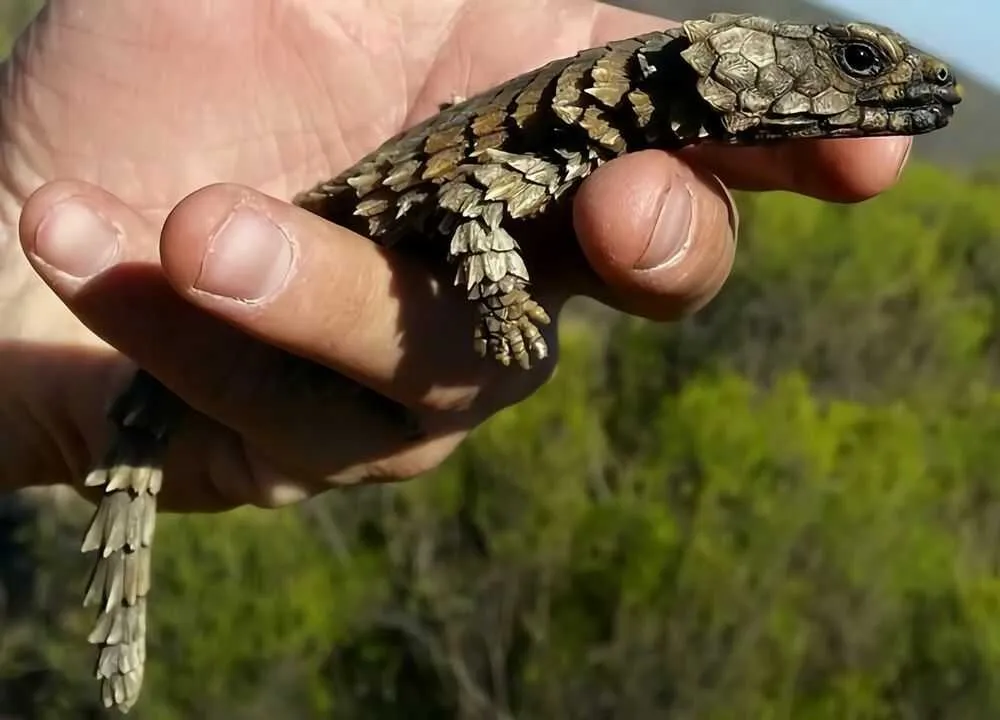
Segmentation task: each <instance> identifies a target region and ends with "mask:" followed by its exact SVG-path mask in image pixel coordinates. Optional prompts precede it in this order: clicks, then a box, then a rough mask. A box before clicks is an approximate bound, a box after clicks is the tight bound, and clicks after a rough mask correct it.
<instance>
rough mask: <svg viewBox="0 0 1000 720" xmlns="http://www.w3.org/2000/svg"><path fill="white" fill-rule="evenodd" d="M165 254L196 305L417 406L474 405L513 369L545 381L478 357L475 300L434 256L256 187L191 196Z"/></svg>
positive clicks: (178, 211) (169, 230)
mask: <svg viewBox="0 0 1000 720" xmlns="http://www.w3.org/2000/svg"><path fill="white" fill-rule="evenodd" d="M161 256H162V261H163V269H164V273H165V274H166V277H167V278H168V280H169V281H170V282H171V284H172V285H173V287H174V289H175V290H176V291H177V292H178V293H179V294H180V295H181V296H182V297H184V298H186V299H187V300H189V301H190V302H191V303H192V304H193V305H195V306H197V307H199V308H202V309H204V310H206V311H208V312H210V313H212V314H213V315H215V316H216V317H218V318H220V319H223V320H225V321H226V322H227V323H229V324H231V325H233V326H235V327H238V328H239V329H240V330H242V331H244V332H246V333H247V334H249V335H251V336H253V337H257V338H259V339H261V340H264V341H266V342H268V343H270V344H273V345H276V346H278V347H281V348H283V349H285V350H287V351H289V352H291V353H293V354H295V355H298V356H301V357H306V358H309V359H311V360H314V361H316V362H318V363H321V364H323V365H326V366H328V367H332V368H335V369H336V370H338V371H340V372H342V373H344V374H345V375H347V376H349V377H352V378H354V379H356V380H358V381H360V382H362V383H364V384H365V385H367V386H368V387H371V388H373V389H374V390H376V391H378V392H380V393H382V394H384V395H386V396H387V397H390V398H393V399H395V400H397V401H399V402H401V403H403V404H405V405H407V406H411V407H427V408H433V409H435V410H442V409H452V408H456V407H466V406H468V405H469V403H470V402H471V400H472V399H473V398H475V397H476V396H477V394H478V392H479V389H480V388H482V387H483V386H485V385H487V384H488V383H489V382H490V381H491V380H493V379H496V378H498V377H501V376H504V377H506V378H508V379H507V380H505V383H507V384H508V385H509V386H511V384H513V385H512V386H518V387H520V386H521V385H523V388H521V390H520V391H519V392H523V393H526V392H528V391H529V388H532V387H534V386H535V384H536V383H537V380H534V379H533V380H527V381H526V380H525V379H523V378H518V374H516V373H511V372H510V371H509V369H506V368H500V367H499V366H497V365H496V364H495V363H489V362H484V361H483V360H482V358H480V357H479V356H478V355H476V353H475V352H474V351H473V343H472V340H473V334H472V328H473V327H474V326H475V325H474V317H473V314H472V313H473V309H472V307H471V306H470V304H469V303H468V302H467V301H466V300H465V299H464V297H462V296H461V294H460V293H456V292H454V290H453V288H451V287H449V286H447V285H445V284H444V283H443V282H442V281H440V280H439V279H438V278H437V277H435V275H434V274H433V273H432V272H431V271H429V270H428V268H427V266H426V265H425V264H424V263H422V262H419V261H417V260H415V259H413V258H410V257H407V256H405V255H403V254H401V253H397V252H389V251H386V250H385V249H383V248H381V247H379V246H378V245H376V244H375V243H373V242H371V241H370V240H368V239H366V238H363V237H361V236H359V235H356V234H354V233H351V232H349V231H347V230H345V229H343V228H340V227H338V226H336V225H333V224H331V223H329V222H327V221H325V220H323V219H322V218H320V217H318V216H316V215H314V214H312V213H310V212H307V211H305V210H302V209H301V208H298V207H296V206H294V205H291V204H289V203H285V202H282V201H279V200H276V199H274V198H271V197H268V196H266V195H263V194H261V193H258V192H256V191H254V190H251V189H249V188H245V187H240V186H235V185H215V186H212V187H208V188H205V189H203V190H200V191H198V192H196V193H194V194H193V195H191V196H189V197H188V198H186V199H185V200H184V201H182V202H181V203H180V204H179V205H178V206H177V207H176V208H175V210H174V211H173V212H172V213H171V215H170V216H169V217H168V219H167V222H166V224H165V226H164V229H163V242H162V249H161ZM448 278H449V280H450V275H449V276H448ZM445 282H447V281H445ZM449 284H450V283H449ZM520 375H523V374H520Z"/></svg>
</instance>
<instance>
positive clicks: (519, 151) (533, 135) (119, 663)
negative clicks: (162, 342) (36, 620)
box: [82, 14, 960, 712]
mask: <svg viewBox="0 0 1000 720" xmlns="http://www.w3.org/2000/svg"><path fill="white" fill-rule="evenodd" d="M959 101H960V91H959V88H958V85H957V84H956V82H955V78H954V77H953V75H952V73H951V71H950V70H949V68H948V67H947V66H946V65H945V64H944V63H942V62H941V61H940V60H938V59H936V58H934V57H931V56H930V55H928V54H926V53H924V52H921V51H919V50H917V49H916V48H914V47H913V46H912V45H910V43H909V42H907V41H906V40H905V39H904V38H902V37H900V36H899V35H898V34H896V33H895V32H893V31H892V30H889V29H887V28H883V27H878V26H873V25H868V24H860V23H855V24H828V25H811V24H793V23H781V22H774V21H772V20H768V19H765V18H760V17H754V16H740V15H729V14H715V15H711V16H710V17H708V18H707V19H704V20H694V21H690V22H686V23H684V24H683V25H681V26H680V27H677V28H673V29H670V30H666V31H664V32H655V33H650V34H647V35H643V36H640V37H636V38H632V39H628V40H622V41H619V42H613V43H610V44H608V45H604V46H601V47H596V48H592V49H589V50H584V51H583V52H581V53H579V54H577V55H576V56H574V57H570V58H565V59H561V60H556V61H553V62H551V63H549V64H547V65H545V66H543V67H541V68H538V69H536V70H533V71H531V72H528V73H526V74H524V75H521V76H519V77H517V78H514V79H512V80H510V81H508V82H506V83H504V84H502V85H500V86H498V87H496V88H493V89H491V90H489V91H487V92H484V93H482V94H480V95H477V96H476V97H473V98H471V99H468V100H465V101H462V102H459V103H456V104H453V105H451V106H448V107H446V108H444V109H443V110H442V111H441V112H440V113H439V114H437V115H435V116H434V117H431V118H430V119H428V120H426V121H425V122H423V123H421V124H419V125H417V126H415V127H413V128H410V129H409V130H406V131H405V132H402V133H400V134H399V135H397V136H395V137H393V138H391V139H389V140H388V141H386V142H385V143H384V144H383V145H382V146H381V147H379V148H378V149H376V150H375V151H374V152H372V153H371V154H370V155H368V156H367V157H365V158H363V159H361V160H360V161H359V162H358V163H357V164H355V165H354V166H353V167H351V168H349V169H347V170H345V171H344V172H343V173H341V174H340V175H339V176H337V177H336V178H334V179H333V180H329V181H326V182H322V183H320V184H318V185H317V186H315V187H314V188H312V189H310V190H307V191H306V192H303V193H302V194H300V195H298V196H297V197H296V198H294V202H295V203H296V204H298V205H300V206H302V207H304V208H306V209H308V210H310V211H312V212H314V213H316V214H318V215H320V216H322V217H324V218H326V219H328V220H330V221H332V222H335V223H337V224H340V225H343V226H346V227H348V228H351V229H353V230H355V231H356V232H359V233H361V234H363V235H365V236H367V237H370V238H371V239H372V240H373V241H375V242H377V243H380V244H383V245H386V246H391V245H394V244H395V243H397V242H399V241H403V242H408V241H409V240H410V238H419V240H418V241H419V242H421V243H424V244H426V246H427V247H428V248H429V249H430V250H431V252H436V253H437V254H438V256H439V257H440V259H441V260H442V261H443V260H448V261H450V262H451V263H453V264H454V265H455V267H456V278H455V284H456V285H457V286H459V289H460V291H461V292H465V293H466V295H467V297H468V299H469V301H470V302H472V303H474V304H475V306H476V308H477V310H478V322H477V323H476V326H475V327H474V328H470V345H474V346H475V349H476V351H478V352H479V353H480V354H482V355H489V356H490V357H492V358H493V359H494V360H495V361H498V362H500V363H503V364H504V365H508V364H511V363H514V364H515V365H517V366H520V367H523V368H529V367H530V366H531V364H532V361H533V360H534V359H540V358H543V357H545V356H546V354H547V352H548V349H547V345H546V340H545V337H544V336H543V334H542V332H541V330H540V327H541V326H544V325H546V324H548V322H549V317H548V315H547V314H546V311H545V309H544V308H543V307H541V306H540V305H539V304H538V303H537V302H536V301H535V300H533V299H532V296H531V294H530V291H529V281H528V280H529V274H528V268H527V267H526V266H525V263H524V261H523V260H522V257H521V254H520V252H519V249H520V248H519V246H518V241H517V239H516V238H514V237H513V236H512V235H511V234H510V232H509V231H510V228H511V225H510V221H512V220H515V219H518V218H530V217H535V216H538V215H540V214H541V213H543V212H545V211H546V210H547V209H549V208H550V207H552V206H553V205H555V204H559V203H565V202H567V201H569V200H570V199H571V198H572V196H573V194H574V192H575V190H576V189H577V188H578V187H579V185H580V183H581V182H582V181H583V179H584V178H586V177H587V176H588V175H589V174H590V173H591V172H593V171H594V169H596V168H597V167H599V166H600V165H601V164H603V163H605V162H607V161H609V160H611V159H613V158H615V157H618V156H620V155H622V154H624V153H628V152H633V151H636V150H642V149H647V148H662V149H674V148H680V147H682V146H685V145H690V144H693V143H699V142H714V143H722V144H730V145H747V144H757V143H764V142H772V141H782V140H788V139H792V138H847V137H861V136H875V135H916V134H921V133H926V132H931V131H933V130H936V129H939V128H942V127H944V126H945V125H947V124H948V122H949V120H950V118H951V116H952V112H953V107H954V105H955V104H957V103H958V102H959ZM471 351H472V348H471V347H470V352H471ZM331 372H332V371H331ZM183 412H184V406H183V404H182V403H181V402H180V401H179V400H178V399H177V398H176V397H174V396H173V395H172V394H171V393H170V392H169V391H168V390H167V389H166V388H164V387H163V386H162V385H161V384H159V383H158V382H157V381H156V380H155V379H154V378H153V377H151V376H150V375H148V374H146V373H144V372H142V371H139V373H138V374H137V376H136V378H135V381H134V383H133V384H132V386H130V387H129V388H128V390H127V391H126V392H125V393H124V394H123V395H122V396H121V397H120V398H119V399H118V400H117V401H116V403H115V404H114V407H113V408H112V411H111V413H110V419H111V421H112V422H113V423H114V425H115V428H116V430H117V436H116V439H115V441H114V443H113V445H112V447H111V448H110V449H109V451H108V452H107V454H106V456H105V458H104V459H103V461H102V462H101V463H100V464H99V465H98V466H97V467H96V468H95V469H94V470H93V471H92V472H91V473H90V475H89V476H88V477H87V479H86V484H87V485H88V486H91V487H103V488H104V495H103V496H102V499H101V502H100V504H99V506H98V508H97V510H96V512H95V514H94V517H93V520H92V522H91V525H90V527H89V529H88V531H87V533H86V537H85V539H84V541H83V548H82V549H83V551H84V552H96V553H97V558H98V559H97V562H96V567H95V569H94V572H93V575H92V577H91V580H90V583H89V586H88V588H87V592H86V599H85V601H84V602H85V604H97V605H98V606H99V614H98V618H97V623H96V626H95V628H94V630H93V632H92V633H91V635H90V638H89V640H90V642H91V643H93V644H96V645H98V646H99V657H98V660H97V669H96V674H97V678H98V679H99V680H100V684H101V694H102V697H103V700H104V703H105V705H107V706H116V707H118V708H119V709H120V710H122V711H125V712H127V711H128V710H129V708H131V707H132V706H133V705H134V703H135V702H136V700H137V699H138V696H139V692H140V688H141V686H142V678H143V669H144V662H145V649H146V597H147V593H148V592H149V586H150V547H151V545H152V540H153V526H154V522H155V515H156V496H157V493H158V491H159V490H160V486H161V483H162V470H161V460H162V455H163V452H164V448H165V447H166V444H167V443H168V441H169V438H170V431H171V428H172V427H173V426H174V425H175V424H176V423H177V422H179V419H180V418H181V416H182V415H183Z"/></svg>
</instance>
